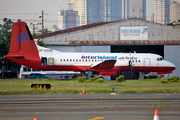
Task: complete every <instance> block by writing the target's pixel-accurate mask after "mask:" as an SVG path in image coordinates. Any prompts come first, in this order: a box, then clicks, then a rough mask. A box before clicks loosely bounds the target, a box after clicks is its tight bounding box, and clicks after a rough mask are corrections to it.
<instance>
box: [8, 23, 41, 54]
mask: <svg viewBox="0 0 180 120" xmlns="http://www.w3.org/2000/svg"><path fill="white" fill-rule="evenodd" d="M26 52H38V50H37V47H36V45H35V43H34V40H33V37H32V35H31V33H30V31H29V28H28V26H27V24H26V23H25V22H16V23H13V28H12V33H11V43H10V48H9V54H8V55H18V54H19V55H20V54H21V53H26Z"/></svg>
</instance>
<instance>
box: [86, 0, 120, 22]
mask: <svg viewBox="0 0 180 120" xmlns="http://www.w3.org/2000/svg"><path fill="white" fill-rule="evenodd" d="M86 6H87V7H86V8H87V10H86V14H87V15H86V16H87V24H90V23H95V22H101V21H116V20H121V19H122V0H86Z"/></svg>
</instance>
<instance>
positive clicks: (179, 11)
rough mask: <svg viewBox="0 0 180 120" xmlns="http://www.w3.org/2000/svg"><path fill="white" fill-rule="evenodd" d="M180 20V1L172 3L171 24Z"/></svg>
mask: <svg viewBox="0 0 180 120" xmlns="http://www.w3.org/2000/svg"><path fill="white" fill-rule="evenodd" d="M176 20H180V0H179V1H178V2H176V1H171V2H170V22H174V21H176Z"/></svg>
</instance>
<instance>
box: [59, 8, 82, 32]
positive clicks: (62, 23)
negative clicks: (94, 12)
mask: <svg viewBox="0 0 180 120" xmlns="http://www.w3.org/2000/svg"><path fill="white" fill-rule="evenodd" d="M58 14H59V22H58V23H59V25H58V27H59V29H62V30H64V29H68V28H73V27H78V26H79V16H78V12H77V11H73V10H67V11H65V10H60V11H59V12H58Z"/></svg>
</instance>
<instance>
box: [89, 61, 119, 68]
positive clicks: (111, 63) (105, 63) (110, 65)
mask: <svg viewBox="0 0 180 120" xmlns="http://www.w3.org/2000/svg"><path fill="white" fill-rule="evenodd" d="M115 63H116V60H105V61H103V62H101V63H99V64H97V65H92V66H91V69H111V68H113V67H114V65H115Z"/></svg>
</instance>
